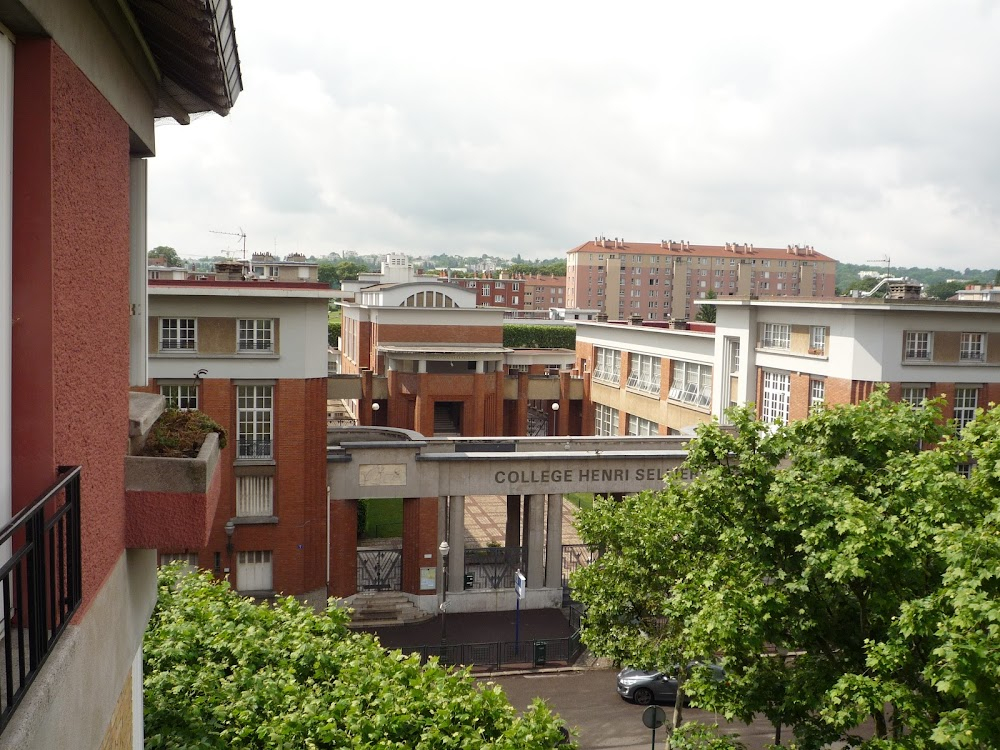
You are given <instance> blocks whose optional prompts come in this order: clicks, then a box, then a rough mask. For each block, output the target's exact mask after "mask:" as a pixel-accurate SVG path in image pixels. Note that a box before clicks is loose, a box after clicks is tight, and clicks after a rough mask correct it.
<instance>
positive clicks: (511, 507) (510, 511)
mask: <svg viewBox="0 0 1000 750" xmlns="http://www.w3.org/2000/svg"><path fill="white" fill-rule="evenodd" d="M503 546H504V547H520V546H521V496H520V495H507V527H506V530H505V532H504V542H503Z"/></svg>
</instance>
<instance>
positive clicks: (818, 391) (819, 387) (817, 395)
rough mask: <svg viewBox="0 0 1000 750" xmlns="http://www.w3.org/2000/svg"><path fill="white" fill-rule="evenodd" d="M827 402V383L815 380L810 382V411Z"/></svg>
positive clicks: (819, 379) (820, 379) (818, 379)
mask: <svg viewBox="0 0 1000 750" xmlns="http://www.w3.org/2000/svg"><path fill="white" fill-rule="evenodd" d="M825 401H826V381H825V380H823V379H822V378H813V379H811V380H810V381H809V410H810V411H811V410H812V409H813V408H814V407H816V406H819V405H820V404H822V403H824V402H825Z"/></svg>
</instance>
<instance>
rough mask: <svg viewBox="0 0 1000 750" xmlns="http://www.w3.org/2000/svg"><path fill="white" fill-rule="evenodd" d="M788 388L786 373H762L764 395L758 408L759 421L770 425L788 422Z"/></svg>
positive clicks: (789, 389) (789, 388)
mask: <svg viewBox="0 0 1000 750" xmlns="http://www.w3.org/2000/svg"><path fill="white" fill-rule="evenodd" d="M790 386H791V383H790V379H789V377H788V373H782V372H769V371H765V372H764V393H763V398H761V406H760V417H761V419H763V420H764V421H765V422H770V423H771V424H776V423H778V422H787V421H788V399H789V394H790V392H791V387H790Z"/></svg>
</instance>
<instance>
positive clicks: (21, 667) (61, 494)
mask: <svg viewBox="0 0 1000 750" xmlns="http://www.w3.org/2000/svg"><path fill="white" fill-rule="evenodd" d="M59 471H60V477H59V480H58V481H57V482H56V483H55V484H53V485H52V487H50V488H49V489H48V490H47V491H46V492H45V493H44V494H43V495H42V496H41V497H39V498H38V499H36V500H35V501H34V502H33V503H32V504H31V505H30V506H29V507H27V508H25V509H23V510H21V511H20V512H18V514H17V515H16V516H14V518H12V519H11V520H10V522H9V523H8V524H7V525H6V526H4V527H3V529H2V530H0V550H2V554H3V556H4V557H5V558H6V560H4V562H3V565H2V566H0V607H2V611H3V636H4V637H3V639H2V640H3V647H2V649H0V655H2V658H3V680H4V684H3V689H2V690H0V705H2V711H0V731H3V728H4V727H6V726H7V723H8V722H9V721H10V718H11V716H12V715H13V714H14V711H15V710H16V709H17V706H18V704H19V703H20V702H21V699H22V698H23V697H24V695H25V693H26V692H27V691H28V688H29V687H30V686H31V683H32V682H33V681H34V679H35V677H36V676H37V675H38V673H39V672H40V671H41V668H42V665H43V664H44V663H45V659H46V658H47V657H48V655H49V654H50V653H51V652H52V649H53V648H54V647H55V644H56V642H57V641H58V640H59V637H60V636H61V635H62V633H63V631H64V630H65V629H66V626H67V625H68V624H69V622H70V619H71V618H72V617H73V614H74V613H75V612H76V610H77V609H78V608H79V606H80V601H81V599H82V593H81V592H82V588H83V584H82V576H81V564H80V560H81V557H80V467H79V466H75V467H61V468H60V470H59ZM8 555H9V556H8Z"/></svg>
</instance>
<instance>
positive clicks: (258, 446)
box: [236, 440, 271, 458]
mask: <svg viewBox="0 0 1000 750" xmlns="http://www.w3.org/2000/svg"><path fill="white" fill-rule="evenodd" d="M236 457H237V458H271V441H270V440H239V441H238V442H237V453H236Z"/></svg>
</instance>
